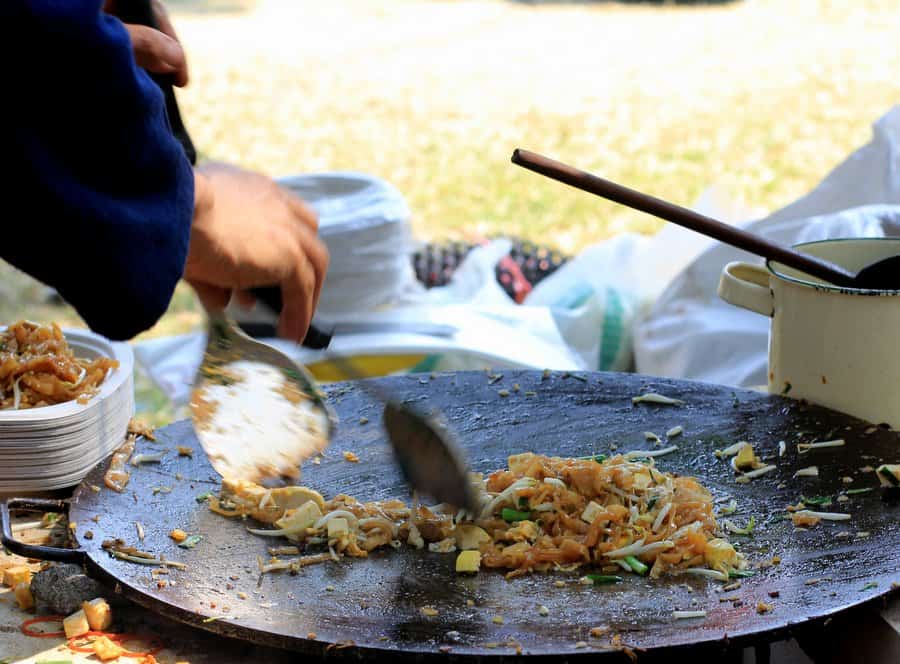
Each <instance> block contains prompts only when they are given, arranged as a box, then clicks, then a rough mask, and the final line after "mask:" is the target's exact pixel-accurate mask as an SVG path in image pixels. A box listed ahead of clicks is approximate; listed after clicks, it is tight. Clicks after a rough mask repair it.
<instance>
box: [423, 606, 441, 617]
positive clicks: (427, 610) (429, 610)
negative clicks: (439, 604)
mask: <svg viewBox="0 0 900 664" xmlns="http://www.w3.org/2000/svg"><path fill="white" fill-rule="evenodd" d="M419 612H420V613H421V614H422V615H423V616H427V617H429V618H434V617H435V616H436V615H437V614H438V610H437V609H436V608H434V607H433V606H423V607H422V608H420V609H419Z"/></svg>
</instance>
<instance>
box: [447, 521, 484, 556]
mask: <svg viewBox="0 0 900 664" xmlns="http://www.w3.org/2000/svg"><path fill="white" fill-rule="evenodd" d="M453 532H454V536H455V537H456V546H457V547H459V548H460V549H462V550H463V551H472V550H476V549H480V548H481V545H482V544H483V543H485V542H490V541H491V536H490V535H488V534H487V531H485V530H484V528H479V527H478V526H470V525H468V524H464V525H459V526H457V527H456V530H454V531H453Z"/></svg>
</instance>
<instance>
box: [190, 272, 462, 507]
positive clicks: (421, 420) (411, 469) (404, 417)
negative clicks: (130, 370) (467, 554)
mask: <svg viewBox="0 0 900 664" xmlns="http://www.w3.org/2000/svg"><path fill="white" fill-rule="evenodd" d="M251 292H252V293H253V295H254V296H256V298H257V299H258V300H259V301H260V302H262V303H263V304H265V305H266V306H267V307H269V308H270V309H272V310H273V311H274V312H276V313H278V312H279V311H280V310H281V292H280V291H279V289H277V288H257V289H253V290H252V291H251ZM438 328H439V329H437V331H438V332H440V331H442V328H440V326H438ZM228 334H229V335H230V336H229V339H234V340H235V341H237V343H239V344H240V345H239V346H238V350H239V351H240V352H241V353H248V352H251V353H253V356H254V357H256V358H259V359H265V358H269V359H272V360H275V363H276V365H277V366H278V367H281V368H284V367H286V366H288V365H287V364H285V363H286V362H287V363H290V365H292V366H294V367H296V368H297V369H298V371H297V372H296V373H294V372H292V371H290V367H288V371H287V375H289V376H290V377H291V378H293V379H294V380H295V382H296V385H297V387H298V388H299V389H300V390H302V391H303V392H304V393H305V394H307V395H309V396H310V399H312V400H313V404H314V405H315V406H316V407H317V408H318V407H321V408H322V413H324V415H325V416H326V417H327V419H328V421H329V422H331V423H333V422H334V414H333V412H332V411H331V410H330V409H329V408H328V406H327V404H325V402H324V401H322V399H321V391H320V389H319V388H318V386H317V385H316V383H315V381H314V379H313V378H312V376H311V375H310V374H309V373H308V372H307V371H306V370H305V369H303V368H302V367H299V366H298V365H296V364H295V363H294V362H293V361H292V360H291V359H290V358H288V357H287V356H285V355H283V354H282V353H280V352H278V351H276V350H275V349H274V348H271V347H269V346H265V345H264V344H260V343H259V342H257V341H254V340H252V339H250V338H249V337H247V336H246V335H244V334H243V333H241V332H238V331H237V330H234V329H233V327H229V329H228ZM235 335H236V336H235ZM248 342H249V343H248ZM251 344H252V345H251ZM211 345H212V335H211V336H210V341H209V342H207V357H208V358H216V357H219V356H220V355H221V352H220V351H219V350H218V349H216V348H213V349H212V352H211V351H210V346H211ZM256 346H263V348H266V349H267V351H268V353H269V354H268V355H265V356H264V355H263V354H262V353H261V351H259V349H258V348H256ZM273 353H274V354H275V355H273ZM276 355H277V356H279V357H277V358H276ZM232 356H233V352H232V351H226V359H227V358H228V357H232ZM326 357H327V359H328V360H329V361H331V362H332V363H333V364H334V365H335V366H336V367H337V368H338V370H339V371H340V372H341V373H343V374H344V376H345V377H346V378H347V379H348V380H354V381H358V382H359V385H360V386H361V387H362V389H364V390H366V391H367V392H368V393H369V394H370V395H371V396H372V397H373V398H375V399H376V400H377V401H379V402H381V403H383V404H384V413H383V418H382V419H383V422H384V427H385V431H386V433H387V438H388V440H389V441H390V443H391V445H392V447H393V450H394V456H395V458H396V460H397V463H398V465H399V466H400V470H401V472H402V473H403V476H404V478H405V479H406V481H407V483H408V484H409V485H410V487H411V488H412V489H413V490H415V491H417V492H419V493H421V494H424V495H428V496H431V497H432V498H434V499H435V500H436V501H438V502H441V503H448V504H450V505H454V506H456V507H461V508H465V509H467V510H471V511H474V510H475V508H476V507H477V504H476V499H475V494H474V491H473V487H472V483H471V480H470V478H469V468H468V463H467V461H466V457H465V454H464V453H463V451H462V449H461V448H460V446H459V445H458V444H457V442H456V440H455V438H454V436H453V434H452V432H451V431H450V430H449V428H448V427H447V426H446V425H445V424H443V423H442V422H441V421H440V417H439V416H437V415H430V414H427V413H424V412H422V411H419V410H418V409H417V408H415V407H413V406H412V405H410V404H404V403H402V402H401V401H399V400H397V399H396V398H395V397H393V395H391V394H389V393H387V392H385V390H383V389H381V388H379V387H378V386H377V384H376V383H374V382H372V381H369V380H365V379H364V377H363V376H362V374H361V372H360V371H358V370H357V369H356V368H355V367H354V366H353V363H352V361H351V360H349V359H347V358H343V357H340V356H339V355H335V354H333V353H327V354H326ZM206 364H207V359H205V360H204V366H206ZM212 375H213V376H215V372H212ZM207 380H209V378H206V377H203V376H198V385H199V384H200V383H199V381H207ZM203 384H206V383H203ZM257 417H266V416H265V410H264V409H262V408H261V409H260V410H259V411H258V414H257V412H256V411H254V413H252V414H251V413H249V412H248V413H247V421H248V422H249V421H251V420H255V419H256V418H257ZM196 419H197V413H196V411H195V428H196ZM261 426H265V425H264V424H261V423H257V424H255V425H253V427H254V428H257V427H261ZM317 426H318V425H317ZM333 429H334V427H333V424H332V425H331V426H330V427H328V428H327V429H326V431H327V432H328V434H329V436H330V434H331V433H332V432H333ZM252 431H253V428H251V429H249V430H246V429H245V432H246V433H245V434H244V435H246V434H250V435H252ZM197 435H198V438H200V442H201V444H203V446H204V449H206V451H207V453H209V448H207V447H206V443H204V436H203V435H202V434H201V433H200V432H199V431H198V434H197ZM325 445H327V441H324V443H320V444H319V445H318V446H317V445H312V444H294V445H293V446H291V445H287V446H286V448H282V449H280V450H279V454H280V458H282V459H284V463H283V464H281V465H279V466H278V468H279V474H280V475H281V476H282V477H290V474H289V471H290V470H291V468H289V467H288V465H287V464H289V461H288V457H287V456H286V455H285V452H287V453H288V454H290V453H292V452H293V453H299V452H302V453H304V454H306V455H307V456H305V457H302V458H301V457H297V458H296V461H297V462H298V463H299V461H302V460H303V459H305V458H308V456H311V455H312V454H315V453H316V452H319V451H321V449H324V447H325ZM267 446H270V447H271V445H270V444H268V443H267ZM251 453H252V454H256V453H255V452H245V453H244V456H243V457H242V458H243V459H244V460H245V461H244V462H242V463H243V465H242V467H241V472H244V473H246V472H253V471H254V469H256V468H258V467H259V466H257V465H256V463H255V461H254V460H249V461H248V455H249V454H251ZM259 455H260V456H259V457H254V458H258V459H260V460H263V464H262V467H263V468H265V467H266V466H268V465H269V464H271V463H272V456H273V451H272V450H271V449H270V450H266V451H265V452H262V451H261V452H259ZM210 461H211V463H212V464H213V467H214V468H216V470H218V471H219V472H220V473H221V472H222V470H220V468H219V466H217V465H216V463H217V461H216V460H213V459H212V457H211V458H210ZM219 463H220V464H222V465H223V466H224V464H225V460H222V459H219ZM286 471H288V472H286ZM223 474H224V473H223ZM268 474H269V475H270V476H271V468H269V472H268ZM241 476H242V477H246V478H247V479H251V478H250V476H249V475H246V474H244V475H241Z"/></svg>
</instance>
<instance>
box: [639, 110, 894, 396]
mask: <svg viewBox="0 0 900 664" xmlns="http://www.w3.org/2000/svg"><path fill="white" fill-rule="evenodd" d="M873 133H874V136H873V138H872V141H871V142H870V143H869V144H867V145H866V146H864V147H862V148H860V149H859V150H857V151H856V152H855V153H853V154H852V155H851V156H850V157H848V158H847V159H846V160H845V161H844V162H843V163H842V164H841V165H839V166H838V167H837V168H835V169H834V170H833V171H832V172H831V173H830V174H829V175H828V176H827V177H826V178H825V179H824V181H823V182H822V183H821V184H819V186H817V187H816V188H815V189H814V190H813V191H812V192H810V193H809V194H808V195H806V196H804V197H803V198H801V199H799V200H798V201H796V202H795V203H793V204H791V205H788V206H787V207H785V208H783V209H782V210H779V211H778V212H776V213H774V214H772V215H770V216H769V217H767V218H765V219H762V220H759V221H756V222H754V223H751V224H749V225H748V226H747V228H748V229H749V230H751V231H753V232H755V233H759V234H761V235H763V236H765V237H768V238H770V239H773V240H776V241H778V242H781V243H784V244H795V243H798V242H806V241H811V240H817V239H824V238H834V237H878V236H883V235H900V207H898V206H900V107H896V108H894V109H892V110H891V111H890V112H888V113H887V114H886V115H885V116H884V117H882V118H881V119H880V120H878V122H876V123H875V125H874V131H873ZM734 260H745V261H758V260H759V259H757V258H756V257H755V256H751V255H749V254H747V253H745V252H742V251H738V250H736V249H733V248H731V247H729V246H726V245H722V244H718V243H717V244H715V245H713V246H712V247H711V248H709V249H708V250H706V251H705V252H704V253H703V254H702V255H701V256H700V257H699V258H697V259H696V260H695V261H694V262H693V263H692V264H691V265H690V266H689V267H688V268H687V269H686V270H684V272H682V273H681V274H680V275H678V277H677V278H676V279H675V280H674V281H673V282H672V284H671V285H670V286H669V287H668V288H667V289H666V290H665V292H664V293H662V294H661V295H660V297H659V298H658V299H657V301H656V303H655V305H654V306H653V307H652V309H651V310H650V311H649V312H648V314H647V315H646V316H644V317H642V319H641V320H639V321H638V323H637V325H636V327H635V339H634V342H635V359H636V367H637V370H638V371H639V372H641V373H647V374H653V375H660V376H671V377H677V378H689V379H695V380H702V381H708V382H713V383H721V384H726V385H741V386H759V385H765V384H766V383H767V382H768V381H767V376H766V367H767V342H768V329H769V321H768V320H766V319H765V318H763V317H761V316H759V315H757V314H754V313H751V312H748V311H744V310H742V309H738V308H736V307H733V306H731V305H729V304H727V303H725V302H723V301H722V300H720V299H719V297H718V296H717V295H716V288H717V285H718V282H719V275H720V272H721V270H722V268H723V267H724V266H725V264H726V263H728V262H730V261H734Z"/></svg>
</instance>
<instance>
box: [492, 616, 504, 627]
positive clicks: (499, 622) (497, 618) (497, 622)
mask: <svg viewBox="0 0 900 664" xmlns="http://www.w3.org/2000/svg"><path fill="white" fill-rule="evenodd" d="M491 622H492V623H494V624H495V625H502V624H503V616H494V617H493V618H491Z"/></svg>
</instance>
